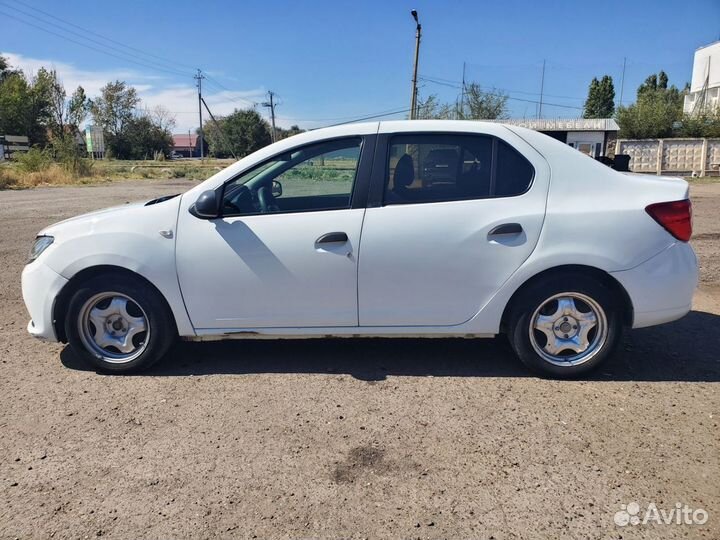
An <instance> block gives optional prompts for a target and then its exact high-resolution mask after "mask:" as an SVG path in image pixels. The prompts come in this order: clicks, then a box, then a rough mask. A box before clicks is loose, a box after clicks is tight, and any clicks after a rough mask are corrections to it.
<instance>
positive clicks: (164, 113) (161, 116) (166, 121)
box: [145, 105, 177, 133]
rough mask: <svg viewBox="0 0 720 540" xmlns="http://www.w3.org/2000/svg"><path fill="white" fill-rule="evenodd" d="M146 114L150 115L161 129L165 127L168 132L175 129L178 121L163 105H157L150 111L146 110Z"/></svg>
mask: <svg viewBox="0 0 720 540" xmlns="http://www.w3.org/2000/svg"><path fill="white" fill-rule="evenodd" d="M145 114H146V115H147V116H150V118H152V119H153V121H154V122H155V124H156V125H157V126H158V127H159V128H160V129H163V130H165V131H167V132H168V133H170V132H172V130H173V129H175V125H176V123H177V122H176V117H175V115H174V114H173V113H171V112H170V111H169V110H167V109H166V108H165V107H163V106H162V105H157V106H156V107H154V108H152V109H150V110H149V111H147V110H146V112H145Z"/></svg>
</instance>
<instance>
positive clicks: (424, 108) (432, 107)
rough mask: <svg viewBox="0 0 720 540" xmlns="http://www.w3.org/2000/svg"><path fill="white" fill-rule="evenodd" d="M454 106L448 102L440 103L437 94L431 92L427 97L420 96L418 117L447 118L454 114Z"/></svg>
mask: <svg viewBox="0 0 720 540" xmlns="http://www.w3.org/2000/svg"><path fill="white" fill-rule="evenodd" d="M454 112H455V111H454V107H452V106H451V105H449V104H447V103H440V102H439V101H438V97H437V95H435V94H430V95H429V96H428V97H427V98H426V99H422V98H420V97H418V103H417V118H418V119H419V120H431V119H436V120H447V119H448V118H452V117H453V116H454Z"/></svg>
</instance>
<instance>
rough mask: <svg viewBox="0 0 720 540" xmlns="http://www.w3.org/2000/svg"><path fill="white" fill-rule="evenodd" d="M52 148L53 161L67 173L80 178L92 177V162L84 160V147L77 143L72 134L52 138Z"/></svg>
mask: <svg viewBox="0 0 720 540" xmlns="http://www.w3.org/2000/svg"><path fill="white" fill-rule="evenodd" d="M52 147H53V151H54V152H55V159H56V160H57V161H58V162H59V163H60V164H61V165H62V167H63V168H64V169H65V170H66V171H67V172H69V173H72V174H74V175H75V176H80V177H83V176H91V175H92V166H93V165H92V161H90V160H89V159H87V158H85V155H86V151H85V147H84V146H83V145H82V144H79V143H78V140H77V139H76V137H75V135H74V134H71V133H63V134H62V135H59V136H57V137H54V138H53V144H52Z"/></svg>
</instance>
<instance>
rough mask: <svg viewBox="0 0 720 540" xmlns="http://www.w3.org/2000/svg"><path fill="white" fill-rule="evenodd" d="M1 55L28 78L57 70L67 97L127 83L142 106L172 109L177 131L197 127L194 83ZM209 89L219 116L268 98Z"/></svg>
mask: <svg viewBox="0 0 720 540" xmlns="http://www.w3.org/2000/svg"><path fill="white" fill-rule="evenodd" d="M2 54H3V56H5V57H6V58H7V59H8V60H9V63H10V65H11V66H13V67H16V68H20V69H22V70H23V71H24V72H25V74H27V75H31V74H34V73H37V71H38V70H39V69H40V68H41V67H45V68H46V69H54V70H55V71H56V72H57V74H58V77H59V78H60V80H62V82H63V84H64V86H65V89H66V90H67V92H68V94H70V93H72V92H73V91H74V90H75V88H77V87H78V86H82V87H83V88H84V89H85V92H86V94H87V95H88V96H89V97H91V98H92V97H95V96H97V95H98V94H99V93H100V89H101V88H102V87H103V86H105V85H106V84H107V83H108V82H110V81H115V80H121V81H125V82H127V83H128V84H129V85H132V86H134V87H135V89H136V90H137V92H138V95H139V96H140V98H141V99H142V103H141V107H144V108H148V109H153V108H155V107H156V106H162V107H164V108H165V109H167V110H169V111H170V112H171V113H172V114H173V115H174V116H175V119H176V127H175V131H176V132H178V133H184V132H187V130H188V129H193V130H194V129H195V128H197V126H198V99H197V89H196V87H195V84H194V83H190V82H189V83H188V84H178V83H177V82H172V81H170V80H168V79H167V78H166V77H163V76H157V75H148V74H145V73H142V72H139V71H137V70H131V69H109V70H96V71H93V70H83V69H80V68H77V67H76V66H75V65H73V64H69V63H65V62H58V61H55V60H49V59H39V58H30V57H27V56H24V55H21V54H17V53H8V52H3V53H2ZM208 86H209V85H205V86H204V87H203V97H204V98H205V102H206V103H207V104H208V107H209V108H210V110H211V111H212V113H213V114H214V115H215V116H216V117H217V116H222V115H225V114H229V113H231V112H232V111H233V110H234V109H236V108H247V107H250V106H252V102H261V101H263V100H264V98H265V90H264V89H263V88H256V89H253V90H247V91H230V90H222V91H214V90H213V89H212V88H208ZM213 86H214V85H213ZM258 111H259V112H260V113H261V114H262V115H263V116H267V114H266V113H267V110H266V109H263V108H259V109H258ZM203 118H204V119H207V118H208V115H207V111H205V110H203ZM277 123H278V125H279V126H282V127H288V126H289V125H290V124H292V123H294V122H292V121H291V120H285V119H284V118H278V119H277Z"/></svg>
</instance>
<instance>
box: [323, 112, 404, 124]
mask: <svg viewBox="0 0 720 540" xmlns="http://www.w3.org/2000/svg"><path fill="white" fill-rule="evenodd" d="M410 110H411V109H410V108H406V109H400V110H399V111H392V112H387V113H384V114H373V115H371V116H364V117H362V118H353V119H352V120H348V121H347V122H339V123H337V124H331V125H329V126H325V127H333V126H342V125H344V124H352V123H353V122H362V121H363V120H372V119H373V118H381V117H383V116H391V115H393V114H400V113H406V112H409V111H410Z"/></svg>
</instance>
